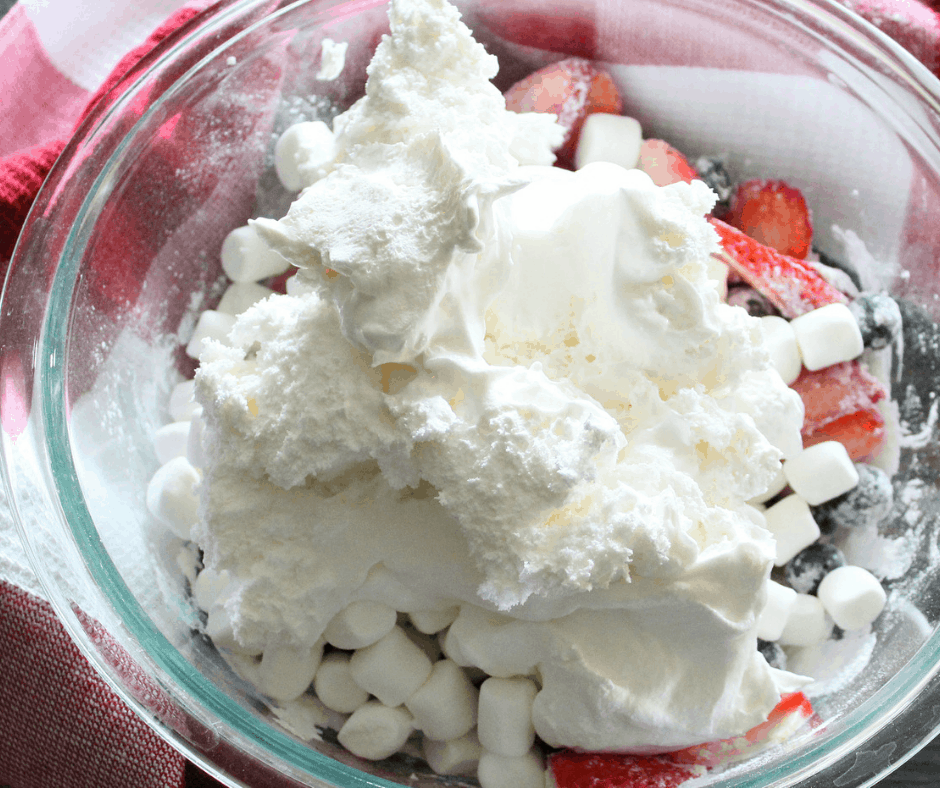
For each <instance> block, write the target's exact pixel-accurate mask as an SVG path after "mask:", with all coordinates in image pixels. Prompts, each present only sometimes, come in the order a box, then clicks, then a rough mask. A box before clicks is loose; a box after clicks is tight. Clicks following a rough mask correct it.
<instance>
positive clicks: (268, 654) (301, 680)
mask: <svg viewBox="0 0 940 788" xmlns="http://www.w3.org/2000/svg"><path fill="white" fill-rule="evenodd" d="M322 656H323V643H322V641H321V642H318V643H316V644H315V645H314V646H313V647H312V648H307V647H305V646H288V645H279V646H268V647H266V648H265V650H264V653H263V654H262V655H261V665H259V667H258V677H259V680H260V689H261V691H262V692H263V693H264V694H265V695H268V696H270V697H272V698H274V699H275V700H278V701H289V700H294V698H299V697H300V696H301V695H303V694H304V692H306V691H307V687H309V686H310V684H311V683H312V682H313V677H314V676H315V675H316V672H317V668H318V667H320V659H321V658H322Z"/></svg>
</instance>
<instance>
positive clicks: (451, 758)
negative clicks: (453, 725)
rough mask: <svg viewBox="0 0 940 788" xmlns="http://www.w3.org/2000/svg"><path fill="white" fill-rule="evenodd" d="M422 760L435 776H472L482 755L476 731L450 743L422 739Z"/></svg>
mask: <svg viewBox="0 0 940 788" xmlns="http://www.w3.org/2000/svg"><path fill="white" fill-rule="evenodd" d="M423 744H424V759H425V760H426V761H427V762H428V766H430V767H431V769H433V770H434V773H435V774H456V775H466V776H472V775H475V774H476V772H477V764H478V763H479V762H480V756H481V755H482V754H483V748H482V747H481V746H480V740H479V738H477V732H476V731H470V732H469V733H467V734H466V735H464V736H461V737H460V738H457V739H451V740H450V741H434V740H433V739H428V738H425V739H424V743H423Z"/></svg>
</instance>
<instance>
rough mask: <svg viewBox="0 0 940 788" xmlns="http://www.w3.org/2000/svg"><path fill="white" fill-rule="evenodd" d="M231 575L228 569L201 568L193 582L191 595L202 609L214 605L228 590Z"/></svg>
mask: <svg viewBox="0 0 940 788" xmlns="http://www.w3.org/2000/svg"><path fill="white" fill-rule="evenodd" d="M231 582H232V575H231V573H230V572H229V571H228V569H223V570H222V571H221V572H219V571H217V570H215V569H209V568H206V569H203V570H202V571H201V572H200V573H199V576H198V577H197V578H196V582H194V583H193V597H194V598H195V600H196V604H197V605H199V607H201V608H202V609H203V610H208V609H209V608H211V607H212V606H213V605H215V604H216V603H217V602H218V601H219V600H220V599H221V598H222V596H223V594H225V592H226V591H227V590H228V587H229V585H230V584H231Z"/></svg>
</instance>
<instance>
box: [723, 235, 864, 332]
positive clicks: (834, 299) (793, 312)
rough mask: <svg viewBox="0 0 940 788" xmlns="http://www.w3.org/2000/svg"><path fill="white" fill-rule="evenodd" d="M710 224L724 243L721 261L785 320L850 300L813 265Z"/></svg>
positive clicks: (746, 236) (747, 237)
mask: <svg viewBox="0 0 940 788" xmlns="http://www.w3.org/2000/svg"><path fill="white" fill-rule="evenodd" d="M708 221H709V222H711V225H712V227H714V228H715V230H717V231H718V236H719V238H720V240H721V246H722V254H721V255H720V258H721V259H722V260H723V261H724V262H726V263H727V264H728V265H729V266H731V268H732V269H733V270H734V271H735V272H736V273H737V274H739V275H740V277H741V278H742V279H743V280H744V281H745V282H747V283H748V284H749V285H750V286H751V287H753V288H754V289H755V290H757V291H758V292H760V293H763V294H764V295H765V296H767V298H769V299H770V301H771V303H772V304H773V305H774V306H776V307H777V309H779V310H780V314H782V315H783V316H784V317H789V318H793V317H799V316H800V315H803V314H806V313H807V312H812V311H813V310H814V309H818V308H819V307H821V306H825V305H826V304H838V303H845V302H846V301H847V300H848V299H847V298H846V296H845V294H844V293H842V292H841V291H839V290H838V289H836V288H835V287H833V285H831V284H830V283H829V282H827V281H826V280H825V279H824V278H823V277H822V275H821V274H820V273H819V272H818V271H817V270H816V269H815V268H813V266H811V265H810V264H809V263H807V262H804V261H803V260H800V259H798V258H796V257H790V256H789V255H785V254H782V253H780V252H778V251H777V250H776V249H773V248H771V247H769V246H765V245H764V244H762V243H760V242H759V241H755V240H754V239H753V238H751V237H750V236H748V235H745V234H744V233H743V232H741V231H740V230H738V229H736V228H734V227H732V226H731V225H729V224H725V223H724V222H723V221H721V220H720V219H715V218H710V219H709V220H708Z"/></svg>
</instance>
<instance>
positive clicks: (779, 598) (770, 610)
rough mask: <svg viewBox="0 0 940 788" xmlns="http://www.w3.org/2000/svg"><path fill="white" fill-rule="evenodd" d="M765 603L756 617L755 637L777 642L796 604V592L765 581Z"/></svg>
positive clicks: (770, 581) (773, 582) (771, 581)
mask: <svg viewBox="0 0 940 788" xmlns="http://www.w3.org/2000/svg"><path fill="white" fill-rule="evenodd" d="M766 585H767V601H766V602H765V603H764V607H763V609H762V610H761V612H760V615H759V616H758V617H757V637H759V638H760V639H761V640H777V639H779V638H780V634H781V633H782V632H783V629H784V627H785V626H786V625H787V621H788V620H789V618H790V612H791V611H792V610H793V605H794V603H795V602H796V591H794V590H793V589H792V588H788V587H787V586H784V585H781V584H780V583H777V582H775V581H773V580H768V581H767V584H766Z"/></svg>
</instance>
